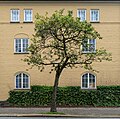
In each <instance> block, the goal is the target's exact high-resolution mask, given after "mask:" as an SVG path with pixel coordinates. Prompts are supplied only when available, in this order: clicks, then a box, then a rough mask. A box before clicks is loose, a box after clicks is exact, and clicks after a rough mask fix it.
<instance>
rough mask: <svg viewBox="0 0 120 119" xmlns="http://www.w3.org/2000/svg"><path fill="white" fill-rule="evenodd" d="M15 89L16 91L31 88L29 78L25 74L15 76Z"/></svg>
mask: <svg viewBox="0 0 120 119" xmlns="http://www.w3.org/2000/svg"><path fill="white" fill-rule="evenodd" d="M15 88H16V89H28V88H30V81H29V76H28V75H27V74H25V73H19V74H17V75H16V76H15Z"/></svg>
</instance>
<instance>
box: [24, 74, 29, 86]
mask: <svg viewBox="0 0 120 119" xmlns="http://www.w3.org/2000/svg"><path fill="white" fill-rule="evenodd" d="M28 84H29V81H28V76H27V75H26V74H23V88H28Z"/></svg>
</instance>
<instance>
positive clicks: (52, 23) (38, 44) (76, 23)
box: [25, 10, 112, 111]
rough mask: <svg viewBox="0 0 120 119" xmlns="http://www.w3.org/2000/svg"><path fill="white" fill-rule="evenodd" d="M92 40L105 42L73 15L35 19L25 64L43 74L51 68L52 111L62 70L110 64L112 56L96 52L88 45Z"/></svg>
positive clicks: (59, 14)
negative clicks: (52, 87)
mask: <svg viewBox="0 0 120 119" xmlns="http://www.w3.org/2000/svg"><path fill="white" fill-rule="evenodd" d="M92 39H95V40H98V39H102V38H101V36H100V34H99V33H98V32H97V31H96V30H95V29H94V27H93V26H92V25H91V24H90V23H88V22H87V21H82V22H81V21H80V18H78V17H76V18H75V17H73V13H72V11H68V13H67V14H64V10H59V11H55V12H54V13H53V14H52V15H51V16H49V17H48V13H46V15H45V16H41V15H39V14H37V15H36V21H35V34H34V35H33V38H32V39H31V44H30V46H29V48H28V50H29V52H30V54H29V55H28V56H27V58H26V59H25V61H26V62H27V63H28V64H29V65H31V66H37V67H38V69H39V70H40V71H43V69H44V68H45V67H46V66H47V65H50V66H51V71H55V72H56V75H55V83H54V90H53V99H52V100H53V102H52V106H51V111H56V108H55V107H56V104H55V103H56V92H57V87H58V82H59V77H60V75H61V73H62V71H63V69H65V68H73V67H81V68H85V69H87V70H92V71H94V68H93V66H92V64H93V62H101V61H103V60H107V61H111V59H112V57H111V54H110V53H108V52H107V51H106V50H105V49H104V48H100V49H96V48H95V46H94V44H92V43H88V40H92ZM84 50H85V51H86V52H84ZM51 71H50V72H51ZM53 103H54V104H53ZM53 108H54V109H53Z"/></svg>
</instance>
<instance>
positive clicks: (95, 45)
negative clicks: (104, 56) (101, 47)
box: [81, 39, 96, 53]
mask: <svg viewBox="0 0 120 119" xmlns="http://www.w3.org/2000/svg"><path fill="white" fill-rule="evenodd" d="M89 40H90V39H88V44H89ZM94 40H95V51H82V47H83V46H82V45H81V51H82V53H96V39H94Z"/></svg>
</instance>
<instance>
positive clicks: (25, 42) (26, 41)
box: [23, 39, 28, 52]
mask: <svg viewBox="0 0 120 119" xmlns="http://www.w3.org/2000/svg"><path fill="white" fill-rule="evenodd" d="M27 48H28V39H23V52H27Z"/></svg>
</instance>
